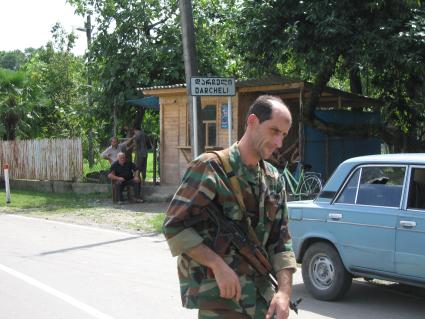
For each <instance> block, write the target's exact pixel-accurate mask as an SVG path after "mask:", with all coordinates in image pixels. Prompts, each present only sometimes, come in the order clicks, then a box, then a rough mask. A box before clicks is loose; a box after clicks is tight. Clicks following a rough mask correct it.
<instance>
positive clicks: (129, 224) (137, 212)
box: [0, 201, 168, 234]
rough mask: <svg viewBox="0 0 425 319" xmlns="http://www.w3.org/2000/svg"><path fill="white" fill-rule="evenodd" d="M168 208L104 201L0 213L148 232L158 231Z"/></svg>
mask: <svg viewBox="0 0 425 319" xmlns="http://www.w3.org/2000/svg"><path fill="white" fill-rule="evenodd" d="M167 207H168V203H166V202H157V203H152V202H148V203H141V204H139V203H138V204H128V203H127V204H123V205H116V204H113V203H112V202H111V201H102V202H99V203H98V205H96V206H94V207H89V208H74V209H67V210H58V211H49V210H41V209H18V208H5V207H2V208H0V213H5V214H15V215H21V216H28V217H36V218H43V219H47V220H54V221H60V222H67V223H74V224H78V225H87V226H93V227H100V228H106V229H112V230H119V231H125V232H129V233H137V234H149V233H155V232H158V231H159V229H160V225H161V224H162V220H163V216H164V214H163V213H164V212H165V211H166V209H167Z"/></svg>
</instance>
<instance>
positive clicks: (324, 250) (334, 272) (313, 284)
mask: <svg viewBox="0 0 425 319" xmlns="http://www.w3.org/2000/svg"><path fill="white" fill-rule="evenodd" d="M302 276H303V280H304V285H305V286H306V288H307V290H308V291H309V292H310V293H311V295H312V296H313V297H314V298H316V299H319V300H328V301H330V300H338V299H341V298H342V297H343V296H344V295H345V293H346V292H347V291H348V289H349V288H350V287H351V282H352V276H351V274H350V273H349V272H348V271H347V270H346V269H345V267H344V264H343V263H342V261H341V258H340V257H339V254H338V252H337V251H336V249H335V248H334V247H333V246H332V245H330V244H327V243H324V242H319V243H315V244H313V245H311V246H310V247H308V249H307V251H306V252H305V255H304V257H303V261H302Z"/></svg>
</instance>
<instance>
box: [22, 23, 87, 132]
mask: <svg viewBox="0 0 425 319" xmlns="http://www.w3.org/2000/svg"><path fill="white" fill-rule="evenodd" d="M52 30H53V38H54V42H49V43H48V44H47V45H46V46H45V47H42V48H40V49H38V50H36V51H35V52H33V54H32V56H31V58H30V60H29V61H28V63H27V64H26V65H25V66H24V68H23V69H24V70H25V72H26V73H27V76H28V79H29V82H30V88H31V92H30V96H31V99H30V100H29V101H28V104H29V105H31V111H30V112H29V113H28V123H29V125H28V127H27V130H26V131H25V135H24V136H23V137H28V138H37V137H40V138H41V137H43V138H69V137H76V136H84V135H85V134H84V132H85V131H86V128H87V126H88V124H87V123H86V121H85V118H86V113H87V112H86V108H87V102H86V92H87V88H86V86H85V83H86V77H85V68H84V61H83V60H82V59H81V58H79V57H75V56H74V55H73V54H72V53H71V52H70V50H71V49H72V46H73V41H74V35H73V34H69V35H68V34H66V33H65V32H64V31H63V29H62V27H61V26H60V25H59V24H56V25H55V26H54V27H53V29H52Z"/></svg>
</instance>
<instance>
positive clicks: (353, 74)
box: [349, 67, 363, 95]
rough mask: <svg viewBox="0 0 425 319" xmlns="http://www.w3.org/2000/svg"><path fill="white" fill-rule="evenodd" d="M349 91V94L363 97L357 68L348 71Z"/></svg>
mask: <svg viewBox="0 0 425 319" xmlns="http://www.w3.org/2000/svg"><path fill="white" fill-rule="evenodd" d="M349 75H350V91H351V93H355V94H359V95H363V87H362V81H361V78H360V70H359V68H358V67H353V68H352V69H351V70H350V74H349Z"/></svg>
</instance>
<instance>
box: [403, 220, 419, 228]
mask: <svg viewBox="0 0 425 319" xmlns="http://www.w3.org/2000/svg"><path fill="white" fill-rule="evenodd" d="M400 225H401V226H402V227H404V228H414V227H416V222H413V221H410V220H400Z"/></svg>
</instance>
